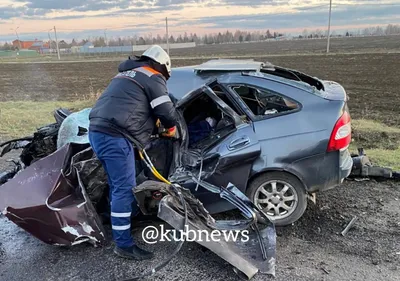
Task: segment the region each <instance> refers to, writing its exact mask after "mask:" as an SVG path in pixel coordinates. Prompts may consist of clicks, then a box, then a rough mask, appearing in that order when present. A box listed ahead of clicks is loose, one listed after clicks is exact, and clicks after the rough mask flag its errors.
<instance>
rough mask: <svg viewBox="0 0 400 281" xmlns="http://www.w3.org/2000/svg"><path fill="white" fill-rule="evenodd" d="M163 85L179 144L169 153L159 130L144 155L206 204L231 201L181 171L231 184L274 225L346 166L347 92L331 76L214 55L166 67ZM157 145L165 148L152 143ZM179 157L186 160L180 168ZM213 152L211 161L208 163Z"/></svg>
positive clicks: (300, 209) (289, 219)
mask: <svg viewBox="0 0 400 281" xmlns="http://www.w3.org/2000/svg"><path fill="white" fill-rule="evenodd" d="M168 89H169V91H170V92H171V93H172V94H173V96H174V97H176V98H177V99H178V101H177V104H176V107H177V108H178V109H179V111H180V113H181V115H182V121H181V128H182V131H183V134H184V137H185V139H184V140H183V141H182V143H183V145H184V147H185V150H183V151H182V152H180V153H177V154H174V153H172V151H173V150H172V147H171V144H170V143H168V142H167V141H165V140H159V141H158V143H159V144H157V145H154V147H156V148H155V149H153V150H154V151H153V153H154V155H155V156H154V157H153V160H154V161H155V162H156V163H157V165H158V167H160V170H161V173H162V174H163V175H164V176H165V177H171V180H173V181H175V182H179V183H180V184H182V185H183V186H184V187H185V188H188V189H190V190H192V192H193V194H194V195H195V196H196V197H197V198H198V199H199V200H200V201H201V202H203V204H204V205H205V207H206V208H207V210H208V211H209V212H210V213H211V214H215V213H220V212H224V211H228V210H230V209H232V206H231V204H229V202H226V201H225V200H221V198H220V197H219V196H218V195H217V194H210V192H209V191H208V190H207V189H205V188H203V187H201V186H200V185H199V183H198V181H197V180H196V178H193V177H190V176H188V174H187V171H189V170H190V172H191V173H192V174H198V175H201V178H202V179H203V180H204V181H206V182H208V183H211V184H214V185H216V186H227V185H228V184H229V183H232V184H234V185H235V186H236V187H237V188H239V190H241V191H242V192H243V193H245V194H246V195H247V196H248V197H249V198H250V200H251V201H252V202H253V203H254V204H255V205H256V206H257V207H258V208H260V209H262V210H264V212H265V213H266V214H267V215H268V217H269V218H270V219H271V220H272V221H273V222H274V224H275V225H278V226H283V225H289V224H291V223H293V222H295V221H296V220H298V219H299V218H300V217H301V216H302V215H303V213H304V211H305V210H306V207H307V198H308V196H309V195H310V194H314V193H316V192H319V191H324V190H327V189H330V188H334V187H335V186H337V185H340V184H341V183H342V182H343V180H344V179H345V178H346V177H347V176H349V175H350V172H351V169H352V165H353V162H352V158H351V155H350V153H349V151H348V149H347V148H348V146H349V144H350V141H351V123H350V122H351V120H350V113H349V109H348V107H347V100H348V96H347V94H346V92H345V90H344V88H343V87H342V86H341V85H340V84H338V83H336V82H332V81H325V80H321V79H318V78H315V77H311V76H309V75H307V74H304V73H301V72H299V71H296V70H291V69H287V68H283V67H278V66H274V65H272V64H270V63H262V62H257V61H253V60H222V59H221V60H211V61H208V62H206V63H204V64H201V65H197V66H189V67H181V68H175V69H173V70H172V75H171V78H170V79H169V81H168ZM155 143H157V141H155ZM153 144H154V143H153ZM160 145H162V146H163V147H164V148H165V151H166V152H165V153H164V152H162V151H161V150H158V152H157V147H159V146H160ZM161 156H162V157H161ZM178 158H184V159H185V160H186V161H187V163H188V167H189V168H188V167H187V168H185V169H180V167H178V166H177V164H176V161H177V160H176V159H178ZM213 162H214V163H218V165H217V168H216V169H214V170H213V169H211V170H207V169H206V168H207V165H208V163H213Z"/></svg>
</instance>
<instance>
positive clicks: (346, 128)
mask: <svg viewBox="0 0 400 281" xmlns="http://www.w3.org/2000/svg"><path fill="white" fill-rule="evenodd" d="M350 142H351V118H350V114H349V113H348V112H347V111H345V112H344V113H343V115H342V116H341V117H340V118H339V120H338V121H337V122H336V124H335V127H333V131H332V135H331V138H330V140H329V144H328V149H327V151H328V152H330V151H337V150H342V149H346V148H347V147H348V146H349V145H350Z"/></svg>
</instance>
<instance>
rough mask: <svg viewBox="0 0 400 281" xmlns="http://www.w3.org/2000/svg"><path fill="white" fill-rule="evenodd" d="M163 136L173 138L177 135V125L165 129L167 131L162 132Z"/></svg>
mask: <svg viewBox="0 0 400 281" xmlns="http://www.w3.org/2000/svg"><path fill="white" fill-rule="evenodd" d="M161 135H162V136H163V137H168V138H173V137H175V135H176V126H174V127H172V128H170V129H165V131H164V132H163V133H162V134H161Z"/></svg>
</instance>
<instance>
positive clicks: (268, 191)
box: [246, 172, 307, 226]
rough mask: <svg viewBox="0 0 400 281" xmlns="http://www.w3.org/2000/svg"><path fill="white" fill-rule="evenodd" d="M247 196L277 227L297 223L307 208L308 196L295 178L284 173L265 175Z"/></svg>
mask: <svg viewBox="0 0 400 281" xmlns="http://www.w3.org/2000/svg"><path fill="white" fill-rule="evenodd" d="M246 193H247V196H248V197H249V198H250V200H251V201H252V202H253V203H254V204H255V205H256V206H257V207H259V208H260V209H262V210H263V211H264V212H265V213H266V214H267V216H268V217H269V218H270V219H271V221H273V222H274V224H275V225H277V226H285V225H289V224H292V223H294V222H295V221H297V220H298V219H299V218H300V217H301V216H302V215H303V214H304V212H305V210H306V208H307V194H306V191H305V188H304V186H303V184H302V183H301V182H300V180H299V179H297V178H296V177H295V176H293V175H291V174H288V173H284V172H270V173H265V174H262V175H260V176H258V177H257V178H255V179H254V180H253V181H252V182H251V183H250V185H249V188H248V189H247V192H246Z"/></svg>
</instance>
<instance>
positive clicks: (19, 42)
mask: <svg viewBox="0 0 400 281" xmlns="http://www.w3.org/2000/svg"><path fill="white" fill-rule="evenodd" d="M18 28H19V26H18V27H17V28H15V29H13V28H10V29H11V30H14V31H15V35H17V40H18V46H19V49H20V50H21V40H19V35H18V32H17V30H18Z"/></svg>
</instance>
